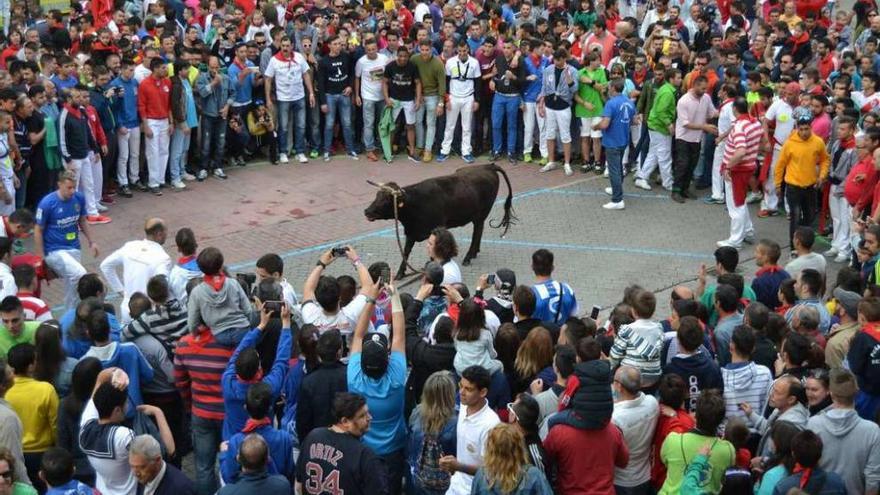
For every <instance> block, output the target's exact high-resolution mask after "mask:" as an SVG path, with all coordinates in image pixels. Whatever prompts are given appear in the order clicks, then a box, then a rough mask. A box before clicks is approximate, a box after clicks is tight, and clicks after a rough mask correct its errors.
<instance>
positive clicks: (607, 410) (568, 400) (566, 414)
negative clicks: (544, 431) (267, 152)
mask: <svg viewBox="0 0 880 495" xmlns="http://www.w3.org/2000/svg"><path fill="white" fill-rule="evenodd" d="M559 410H560V413H559V414H555V415H553V416H551V417H550V418H549V419H548V426H549V428H552V427H553V426H554V425H556V424H566V425H569V426H572V427H574V428H578V429H582V430H598V429H602V428H604V427H605V425H606V423H608V421H609V420H610V419H611V413H612V412H613V411H614V402H613V401H612V398H611V366H610V365H609V364H608V361H600V360H596V361H588V362H586V363H578V364H577V365H575V367H574V373H573V374H572V375H571V376H569V378H568V383H567V384H566V387H565V392H563V394H562V396H561V397H560V399H559Z"/></svg>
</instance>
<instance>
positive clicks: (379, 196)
mask: <svg viewBox="0 0 880 495" xmlns="http://www.w3.org/2000/svg"><path fill="white" fill-rule="evenodd" d="M499 173H500V174H501V175H502V176H503V177H504V182H505V183H507V199H506V200H505V201H504V216H503V217H502V218H501V221H500V222H498V224H493V222H489V225H490V226H491V227H493V228H501V227H503V228H504V232H503V233H502V234H501V235H502V236H503V235H504V234H506V233H507V230H508V229H509V228H510V226H511V224H512V223H513V222H514V221H515V220H516V217H515V216H514V215H513V210H512V203H513V189H512V188H511V187H510V179H508V178H507V173H506V172H505V171H504V169H502V168H501V167H499V166H497V165H495V164H494V163H489V164H485V165H476V166H468V167H463V168H460V169H458V170H456V171H455V173H454V174H451V175H444V176H442V177H434V178H431V179H426V180H423V181H421V182H419V183H416V184H413V185H411V186H406V187H400V186H399V185H397V184H396V183H394V182H387V183H384V184H375V183H373V182H370V184H372V185H374V186H376V187H378V188H379V191H378V192H377V193H376V199H374V200H373V202H372V203H371V204H370V206H368V207H367V209H365V210H364V215H365V216H366V217H367V220H369V221H371V222H372V221H373V220H391V219H394V201H395V200H396V201H397V216H398V219H399V220H400V223H402V224H403V231H404V233H405V234H406V247H404V249H403V260H402V261H401V263H400V268H399V269H398V270H397V275H396V277H395V278H398V279H399V278H401V277H403V275H404V273H405V270H406V265H407V260H408V259H409V254H410V252H411V251H412V248H413V245H414V244H415V243H416V242H422V241H424V240H425V239H427V238H428V237H429V236H430V235H431V231H432V230H434V229H435V228H437V227H446V228H453V227H462V226H464V225H467V224H469V223H473V224H474V233H473V235H472V236H471V245H470V248H469V249H468V252H467V254H466V255H465V257H464V261H463V264H464V265H469V264H470V262H471V260H472V259H473V258H476V257H477V254H478V253H479V252H480V240H481V238H482V236H483V225H484V224H485V222H486V218H487V217H488V216H489V213H490V212H491V211H492V205H493V204H494V203H495V198H496V197H497V196H498V187H499V179H498V174H499ZM368 182H369V181H368Z"/></svg>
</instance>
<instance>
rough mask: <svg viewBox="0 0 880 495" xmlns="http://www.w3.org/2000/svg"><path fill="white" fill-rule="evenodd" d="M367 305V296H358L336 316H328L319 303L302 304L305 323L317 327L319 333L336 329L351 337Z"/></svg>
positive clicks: (312, 301)
mask: <svg viewBox="0 0 880 495" xmlns="http://www.w3.org/2000/svg"><path fill="white" fill-rule="evenodd" d="M366 305H367V296H365V295H363V294H358V295H357V296H355V298H354V299H352V300H351V302H350V303H348V304H347V305H345V306H344V307H343V308H342V309H340V310H339V311H338V312H336V314H333V315H328V314H327V313H325V312H324V309H323V308H322V307H321V305H320V304H318V302H317V301H314V300H311V301H306V302H304V303H303V304H302V319H303V323H305V324H312V325H315V327H317V328H318V333H324V332H326V331H328V330H333V329H336V330H339V333H341V334H342V335H345V336H349V335H351V334H352V333H354V327H355V325H356V324H357V320H358V318H359V317H360V316H361V311H363V310H364V306H366Z"/></svg>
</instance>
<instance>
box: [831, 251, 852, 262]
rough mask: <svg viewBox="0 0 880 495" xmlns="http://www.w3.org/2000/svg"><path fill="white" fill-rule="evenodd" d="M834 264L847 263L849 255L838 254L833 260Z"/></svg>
mask: <svg viewBox="0 0 880 495" xmlns="http://www.w3.org/2000/svg"><path fill="white" fill-rule="evenodd" d="M834 262H835V263H849V254H848V253H840V254H838V255H837V257H836V258H834Z"/></svg>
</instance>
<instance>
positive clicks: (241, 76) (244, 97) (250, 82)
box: [227, 43, 263, 165]
mask: <svg viewBox="0 0 880 495" xmlns="http://www.w3.org/2000/svg"><path fill="white" fill-rule="evenodd" d="M227 75H229V82H230V85H231V89H232V107H231V110H232V115H233V116H234V117H237V118H238V119H240V120H241V122H242V126H241V133H242V134H243V135H244V136H245V138H246V139H245V143H244V147H247V140H248V139H249V135H248V131H247V114H248V112H249V111H250V109H251V102H252V99H251V95H252V93H253V92H254V84H257V83H259V82H260V81H262V79H263V76H261V75H260V68H259V67H257V66H256V65H254V63H253V62H251V61H250V60H248V58H247V46H246V45H245V44H244V43H239V44H238V45H237V46H236V47H235V58H234V59H233V60H232V63H231V64H229V69H227ZM239 153H241V150H238V151H236V152H235V153H233V154H232V156H236V157H238V159H239V165H244V159H243V158H241V155H240V154H239Z"/></svg>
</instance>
